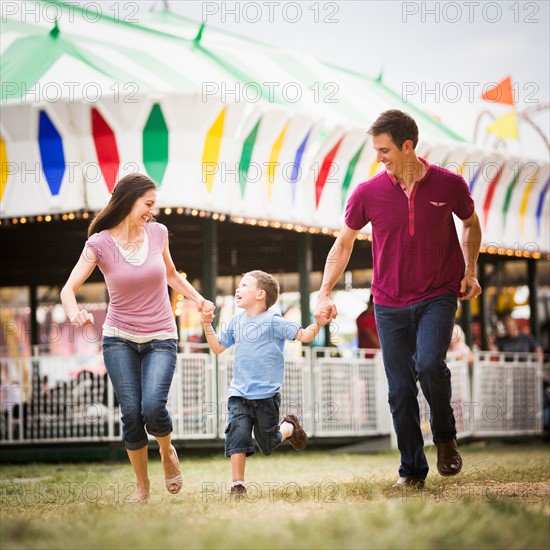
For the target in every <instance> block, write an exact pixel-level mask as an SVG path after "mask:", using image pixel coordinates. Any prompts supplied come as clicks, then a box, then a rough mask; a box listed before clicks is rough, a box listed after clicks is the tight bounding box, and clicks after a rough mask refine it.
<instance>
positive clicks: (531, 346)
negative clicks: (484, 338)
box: [489, 312, 543, 359]
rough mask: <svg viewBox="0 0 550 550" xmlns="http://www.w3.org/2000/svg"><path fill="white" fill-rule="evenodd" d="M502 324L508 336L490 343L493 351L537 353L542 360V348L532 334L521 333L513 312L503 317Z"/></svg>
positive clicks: (500, 337)
mask: <svg viewBox="0 0 550 550" xmlns="http://www.w3.org/2000/svg"><path fill="white" fill-rule="evenodd" d="M500 320H501V322H502V325H503V326H504V330H505V331H506V334H505V335H504V336H499V337H498V338H497V339H496V341H495V342H494V343H493V342H489V348H490V349H491V350H492V351H504V352H508V353H536V354H537V355H539V356H540V357H541V359H542V356H543V353H542V347H541V346H540V344H539V343H538V342H537V340H536V338H535V337H534V336H533V335H532V334H524V333H523V332H520V330H519V327H518V323H517V321H516V320H515V319H514V318H513V317H512V313H511V312H506V313H504V314H503V315H502V316H501V319H500Z"/></svg>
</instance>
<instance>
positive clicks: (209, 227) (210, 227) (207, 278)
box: [202, 218, 218, 303]
mask: <svg viewBox="0 0 550 550" xmlns="http://www.w3.org/2000/svg"><path fill="white" fill-rule="evenodd" d="M202 237H203V238H202V243H203V245H202V246H203V255H202V293H203V296H204V297H205V298H206V299H207V300H212V302H214V303H215V302H216V278H217V277H218V225H217V222H216V221H215V220H213V219H212V218H204V219H203V220H202Z"/></svg>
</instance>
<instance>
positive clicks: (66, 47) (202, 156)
mask: <svg viewBox="0 0 550 550" xmlns="http://www.w3.org/2000/svg"><path fill="white" fill-rule="evenodd" d="M23 4H24V3H23ZM32 4H36V2H34V1H33V2H32ZM46 4H48V5H50V4H52V2H42V5H44V6H45V5H46ZM53 4H55V5H57V6H58V7H59V9H58V10H57V12H56V15H59V18H58V21H57V22H56V21H52V20H48V18H47V17H42V18H41V20H40V22H39V23H37V22H35V21H32V22H28V21H27V22H23V18H22V17H21V13H22V12H21V13H19V14H18V13H14V14H11V15H9V16H8V17H4V19H6V21H5V22H4V21H3V22H2V35H3V40H2V43H1V47H2V51H1V73H2V81H3V85H2V106H1V109H2V119H1V123H0V124H1V125H0V139H1V141H0V154H1V156H2V159H1V160H2V163H1V164H2V172H1V180H0V198H1V206H0V209H1V216H2V217H4V218H6V217H9V218H11V217H17V216H33V215H42V214H48V213H62V212H73V211H77V210H80V209H99V208H101V207H102V206H104V205H105V203H106V202H107V201H108V199H109V196H110V193H111V192H112V190H113V188H114V185H115V183H116V181H117V180H118V179H119V178H120V177H121V176H123V175H125V174H127V173H130V172H134V171H136V170H139V171H143V172H145V173H147V174H149V176H151V177H152V178H153V179H154V180H155V181H156V182H157V183H158V186H159V193H158V205H159V206H160V207H175V208H178V207H182V208H191V209H199V210H205V211H211V212H218V213H224V214H227V215H229V216H233V217H236V218H248V219H255V220H267V221H271V220H275V221H278V222H281V223H287V222H288V223H292V224H301V225H303V226H305V227H317V228H328V229H338V228H339V227H340V226H341V224H342V222H343V212H344V207H345V202H346V200H347V198H348V196H349V194H350V192H351V191H352V190H353V189H354V187H355V186H356V185H357V184H358V183H360V182H361V181H364V180H365V179H367V178H368V177H370V176H372V175H374V174H375V173H377V171H378V170H380V169H381V166H380V165H378V163H376V159H375V155H374V151H373V149H372V144H371V143H370V141H369V139H368V137H367V134H366V129H367V128H368V126H369V125H370V124H371V123H372V121H373V120H374V119H375V118H376V116H378V114H379V113H380V112H382V111H384V110H386V109H389V108H401V109H403V110H406V111H408V112H409V113H410V114H411V115H412V116H413V117H414V118H415V119H416V121H417V122H418V125H419V127H420V130H421V138H422V140H421V142H420V143H419V146H418V152H419V154H420V156H422V157H424V158H427V160H428V161H430V162H434V163H438V164H441V165H443V166H446V167H448V168H450V169H453V170H456V171H458V172H459V173H461V174H462V175H463V176H464V177H465V179H466V180H467V181H468V183H469V184H470V188H471V190H472V193H473V195H474V198H475V200H476V204H477V208H478V213H479V214H480V218H481V220H482V224H483V226H484V241H485V243H486V244H487V245H491V244H494V245H495V246H496V247H497V248H507V249H514V248H515V249H525V247H531V248H530V250H531V249H532V251H536V250H538V251H541V252H548V251H549V250H550V244H549V239H550V237H549V234H550V231H549V206H548V200H547V199H548V192H549V191H548V187H549V172H550V170H549V166H548V163H542V164H541V163H540V162H538V161H537V162H535V161H532V160H529V159H525V158H504V157H502V156H501V155H497V154H496V153H495V152H493V151H487V150H483V149H480V148H479V147H475V146H473V145H472V144H469V143H467V142H466V141H465V140H464V139H463V138H461V137H460V136H458V135H457V134H456V133H454V132H453V131H452V130H450V129H448V128H446V127H445V126H444V125H443V124H441V123H440V122H439V121H438V120H436V119H435V118H433V117H431V116H430V115H429V114H426V113H424V112H423V111H421V110H420V109H417V108H415V107H414V106H412V105H411V104H410V103H407V104H406V105H404V104H403V103H402V102H401V98H400V96H399V95H398V94H396V93H394V92H393V91H392V90H390V89H389V88H388V87H386V86H385V85H384V83H383V82H382V81H381V79H373V78H369V77H366V76H363V75H359V74H355V73H353V72H351V71H348V70H344V69H342V68H339V67H334V66H328V65H326V64H324V63H322V62H321V61H319V60H317V59H314V58H313V57H311V56H307V55H304V54H302V53H296V52H292V51H285V50H279V49H275V48H271V47H268V46H265V45H263V44H259V43H257V42H254V41H250V40H247V39H244V38H240V37H235V36H233V35H230V34H228V33H224V32H221V31H216V30H214V29H210V28H205V27H204V26H201V25H200V24H199V23H193V22H190V21H188V20H186V19H185V18H182V17H179V16H176V15H174V14H172V13H169V12H159V13H155V14H151V15H150V16H148V18H147V19H146V20H141V21H140V24H136V23H129V22H120V21H115V20H114V19H113V18H111V17H108V16H107V15H106V14H102V17H101V18H100V19H98V20H97V21H94V22H90V21H89V19H90V18H91V16H90V13H88V12H86V11H83V10H81V9H79V8H77V7H75V6H72V7H71V9H70V10H68V9H67V8H66V6H65V5H64V4H63V3H58V2H54V3H53ZM27 19H28V18H27ZM368 230H369V229H368V228H367V230H366V231H368Z"/></svg>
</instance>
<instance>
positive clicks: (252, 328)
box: [201, 270, 329, 500]
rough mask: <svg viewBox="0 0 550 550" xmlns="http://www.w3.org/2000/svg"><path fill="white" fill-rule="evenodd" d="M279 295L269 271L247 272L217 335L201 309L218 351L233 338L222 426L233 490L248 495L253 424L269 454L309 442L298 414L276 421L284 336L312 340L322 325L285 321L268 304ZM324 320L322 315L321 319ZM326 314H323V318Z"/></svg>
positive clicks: (236, 495)
mask: <svg viewBox="0 0 550 550" xmlns="http://www.w3.org/2000/svg"><path fill="white" fill-rule="evenodd" d="M278 297H279V284H278V283H277V281H276V280H275V279H274V278H273V277H272V276H271V275H269V274H268V273H265V272H263V271H258V270H256V271H250V272H249V273H245V275H244V276H243V278H242V279H241V282H240V283H239V287H238V288H237V290H236V291H235V303H236V305H237V307H239V308H242V309H243V310H244V311H243V312H241V313H237V314H236V315H235V316H234V317H233V318H232V319H231V320H230V321H229V324H228V326H227V328H226V329H225V330H222V331H221V334H220V336H219V338H218V336H217V335H216V333H215V332H214V329H213V328H212V324H211V320H212V318H213V315H212V313H210V314H205V315H201V316H202V321H203V328H204V332H205V335H206V339H207V341H208V344H209V345H210V347H211V349H212V351H213V352H214V353H215V354H216V355H218V354H220V353H222V351H224V350H225V349H227V348H229V347H231V346H232V345H233V344H235V358H234V369H233V379H232V380H231V384H230V387H229V391H228V402H227V408H228V411H229V418H228V422H227V427H226V430H225V434H226V436H225V456H229V457H231V471H232V477H233V483H232V486H231V496H232V497H234V498H235V499H237V500H239V499H241V498H244V497H245V495H246V488H245V485H244V468H245V462H246V457H247V456H251V455H253V454H254V452H255V449H254V443H253V441H252V430H254V436H255V438H256V443H257V444H258V447H259V448H260V450H261V452H262V453H263V454H264V455H270V454H271V452H272V451H273V450H274V449H275V448H277V447H278V446H279V445H280V444H281V443H282V442H283V441H284V440H285V439H288V441H289V442H290V444H291V445H292V446H293V447H294V449H296V450H297V451H301V450H303V449H304V448H305V447H306V445H307V434H306V432H305V431H304V429H303V428H302V426H300V423H299V422H298V419H297V418H296V416H294V415H292V414H289V415H286V416H285V417H284V418H283V422H282V423H281V424H279V408H280V405H281V394H280V390H281V386H282V384H283V379H284V358H283V347H284V343H285V340H299V341H300V342H311V341H312V340H313V339H314V338H315V336H316V335H317V333H318V332H319V330H320V328H321V326H320V325H319V324H318V323H313V324H312V325H310V326H309V327H307V328H302V327H301V326H300V325H298V324H297V323H291V322H289V321H285V319H283V317H282V316H281V315H280V314H279V313H276V312H275V311H271V310H269V308H270V307H271V306H272V305H273V304H274V303H275V302H276V301H277V298H278ZM321 322H323V321H321ZM328 322H329V319H327V320H326V323H324V324H327V323H328Z"/></svg>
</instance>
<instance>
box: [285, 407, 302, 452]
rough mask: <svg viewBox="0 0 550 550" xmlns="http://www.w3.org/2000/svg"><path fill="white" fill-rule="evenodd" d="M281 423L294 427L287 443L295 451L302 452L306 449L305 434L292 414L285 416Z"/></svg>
mask: <svg viewBox="0 0 550 550" xmlns="http://www.w3.org/2000/svg"><path fill="white" fill-rule="evenodd" d="M283 422H288V423H289V424H292V425H293V426H294V431H293V432H292V435H291V436H290V437H289V438H288V441H289V442H290V444H291V445H292V446H293V447H294V448H295V449H296V450H297V451H303V450H304V449H305V448H306V447H307V434H306V432H305V430H304V429H303V428H302V426H300V423H299V422H298V419H297V418H296V417H295V416H294V415H293V414H287V415H286V416H285V417H284V418H283Z"/></svg>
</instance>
